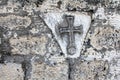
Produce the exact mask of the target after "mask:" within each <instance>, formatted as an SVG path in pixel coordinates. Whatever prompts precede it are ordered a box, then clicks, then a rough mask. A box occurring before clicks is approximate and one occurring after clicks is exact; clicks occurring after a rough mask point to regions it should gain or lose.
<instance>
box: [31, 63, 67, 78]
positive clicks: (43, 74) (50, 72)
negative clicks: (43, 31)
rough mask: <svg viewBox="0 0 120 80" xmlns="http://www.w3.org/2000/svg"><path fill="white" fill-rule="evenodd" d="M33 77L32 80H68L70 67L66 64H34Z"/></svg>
mask: <svg viewBox="0 0 120 80" xmlns="http://www.w3.org/2000/svg"><path fill="white" fill-rule="evenodd" d="M32 67H33V69H32V76H31V79H30V80H68V65H67V63H66V62H63V63H58V64H55V65H53V66H51V65H47V64H45V63H42V62H41V63H36V62H35V63H33V64H32Z"/></svg>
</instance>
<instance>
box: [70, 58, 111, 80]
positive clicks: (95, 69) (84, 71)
mask: <svg viewBox="0 0 120 80" xmlns="http://www.w3.org/2000/svg"><path fill="white" fill-rule="evenodd" d="M108 66H109V65H108V62H106V61H101V60H95V61H82V62H80V61H79V62H76V64H75V67H74V72H73V75H72V76H73V77H74V80H106V76H107V73H108Z"/></svg>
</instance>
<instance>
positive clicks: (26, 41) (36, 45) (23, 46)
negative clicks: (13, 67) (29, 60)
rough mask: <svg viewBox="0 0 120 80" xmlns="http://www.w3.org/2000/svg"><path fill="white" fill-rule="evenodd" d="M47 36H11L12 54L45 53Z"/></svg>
mask: <svg viewBox="0 0 120 80" xmlns="http://www.w3.org/2000/svg"><path fill="white" fill-rule="evenodd" d="M47 41H48V39H47V36H45V35H41V36H39V37H32V36H23V37H18V38H11V39H10V45H11V47H12V48H13V49H12V50H11V52H12V54H24V55H26V54H40V55H44V54H45V53H46V44H47Z"/></svg>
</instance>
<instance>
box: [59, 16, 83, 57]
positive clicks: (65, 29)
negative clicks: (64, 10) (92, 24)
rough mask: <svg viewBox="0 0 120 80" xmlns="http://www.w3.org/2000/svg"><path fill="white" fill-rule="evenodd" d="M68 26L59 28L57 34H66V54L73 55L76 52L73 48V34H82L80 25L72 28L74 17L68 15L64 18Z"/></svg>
mask: <svg viewBox="0 0 120 80" xmlns="http://www.w3.org/2000/svg"><path fill="white" fill-rule="evenodd" d="M65 18H66V21H67V24H68V26H67V27H60V28H59V32H60V34H63V33H68V36H69V37H68V38H69V39H68V45H67V52H68V54H71V55H73V54H74V53H75V52H76V47H75V37H74V33H80V34H81V33H82V25H80V26H76V27H74V25H73V24H74V16H71V15H68V16H65Z"/></svg>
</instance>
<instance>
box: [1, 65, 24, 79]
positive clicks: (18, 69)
mask: <svg viewBox="0 0 120 80" xmlns="http://www.w3.org/2000/svg"><path fill="white" fill-rule="evenodd" d="M0 80H24V72H23V70H22V66H21V64H15V63H6V64H0Z"/></svg>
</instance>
